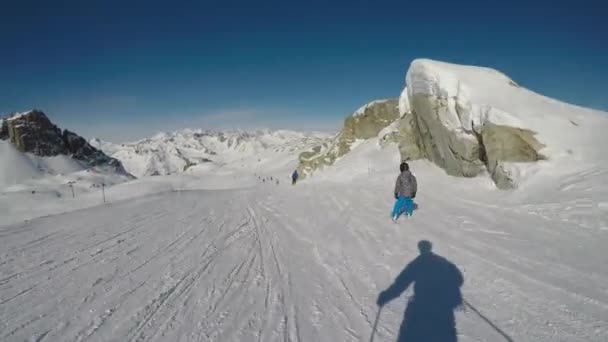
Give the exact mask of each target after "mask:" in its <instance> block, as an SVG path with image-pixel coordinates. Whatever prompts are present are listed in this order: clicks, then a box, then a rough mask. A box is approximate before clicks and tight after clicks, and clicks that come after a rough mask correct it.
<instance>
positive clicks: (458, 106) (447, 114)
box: [398, 60, 545, 189]
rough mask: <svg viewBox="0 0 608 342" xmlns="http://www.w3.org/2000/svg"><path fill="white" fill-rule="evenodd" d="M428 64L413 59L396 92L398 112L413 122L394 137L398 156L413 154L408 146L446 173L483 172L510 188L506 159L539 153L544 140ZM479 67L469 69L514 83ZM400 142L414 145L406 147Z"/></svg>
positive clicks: (528, 159)
mask: <svg viewBox="0 0 608 342" xmlns="http://www.w3.org/2000/svg"><path fill="white" fill-rule="evenodd" d="M433 66H434V64H433V63H432V62H429V61H425V60H418V61H414V62H413V63H412V66H411V67H410V69H409V71H408V75H407V84H408V85H409V87H408V88H407V92H405V94H402V97H403V96H407V103H408V104H409V108H408V109H409V113H402V114H405V115H406V116H407V115H410V116H411V120H412V121H414V122H413V123H411V124H409V125H408V127H412V129H411V130H408V131H407V132H405V131H404V132H403V135H400V136H399V138H398V140H399V142H400V151H402V158H403V159H415V158H410V156H411V155H412V152H411V151H410V150H414V151H416V148H418V149H419V150H420V152H421V153H420V154H418V156H419V157H420V158H427V159H429V160H430V161H432V162H434V163H435V164H437V165H439V166H440V167H441V168H443V169H444V170H445V171H446V172H447V173H448V174H450V175H453V176H461V177H474V176H477V175H479V174H480V173H483V172H486V171H487V172H488V173H489V174H490V175H491V177H492V179H493V180H494V182H495V183H496V185H497V187H499V188H503V189H507V188H513V187H515V186H516V184H515V182H514V180H513V179H512V177H511V174H510V172H509V168H508V167H507V164H508V163H522V162H535V161H538V160H542V159H544V158H545V157H544V156H543V155H542V154H541V153H540V152H539V151H540V150H541V149H542V148H543V147H544V145H543V144H541V143H540V142H539V141H538V140H536V138H535V134H536V133H535V132H533V131H532V130H529V129H523V128H518V127H514V126H511V124H514V123H516V121H515V120H513V118H512V117H511V116H510V115H509V113H506V112H502V111H500V110H498V109H496V108H493V107H491V106H489V105H480V104H478V103H474V102H472V101H471V100H470V99H469V96H468V89H467V88H466V86H465V85H464V84H462V83H461V81H460V80H459V79H458V78H457V77H454V76H453V75H449V74H448V75H445V74H441V73H439V72H438V71H437V70H434V69H433ZM479 69H480V70H475V72H483V73H494V74H495V75H493V76H495V78H504V79H505V84H510V85H512V84H514V82H512V81H511V82H508V81H509V80H508V78H507V77H506V76H504V75H502V74H500V73H498V72H496V71H494V70H491V69H481V68H479ZM443 72H444V73H445V71H443ZM441 77H444V78H445V79H444V80H443V81H442V80H441ZM413 136H416V137H417V139H416V138H414V137H413ZM408 140H409V141H408ZM402 145H407V146H415V147H412V148H410V149H409V150H408V149H406V148H404V147H403V146H402ZM414 154H415V153H414Z"/></svg>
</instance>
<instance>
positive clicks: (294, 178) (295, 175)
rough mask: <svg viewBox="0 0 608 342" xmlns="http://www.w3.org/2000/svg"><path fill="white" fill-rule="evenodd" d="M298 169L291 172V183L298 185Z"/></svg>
mask: <svg viewBox="0 0 608 342" xmlns="http://www.w3.org/2000/svg"><path fill="white" fill-rule="evenodd" d="M298 176H299V175H298V170H295V171H293V173H292V174H291V185H296V182H297V181H298Z"/></svg>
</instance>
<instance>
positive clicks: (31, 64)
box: [0, 0, 608, 141]
mask: <svg viewBox="0 0 608 342" xmlns="http://www.w3.org/2000/svg"><path fill="white" fill-rule="evenodd" d="M604 3H605V1H590V0H580V1H564V2H560V1H559V0H556V1H550V2H549V1H542V0H541V1H534V0H530V1H526V2H517V1H492V0H487V1H408V0H401V1H356V0H355V1H329V0H328V1H316V0H311V1H291V0H283V1H274V0H273V1H263V0H260V1H232V0H207V1H206V0H200V1H192V2H182V1H177V0H176V1H163V2H156V1H113V0H105V1H101V0H99V1H97V0H87V1H82V0H79V1H29V0H20V1H6V2H3V4H2V6H1V8H0V113H3V114H7V113H10V112H14V111H23V110H27V109H30V108H39V109H42V110H44V111H45V112H46V113H47V114H48V115H49V116H50V117H51V119H52V120H53V121H54V122H55V123H56V124H58V125H59V126H60V127H65V128H69V129H73V130H75V131H76V132H78V133H80V134H83V135H85V136H87V137H89V138H90V137H94V136H98V137H101V138H104V139H108V140H113V141H121V140H129V139H134V138H140V137H144V136H148V135H152V134H154V133H155V132H157V131H159V130H174V129H179V128H185V127H192V128H254V127H270V128H291V129H300V130H333V129H337V128H338V127H340V125H341V123H342V119H343V118H344V117H345V116H346V115H348V114H349V113H351V112H352V111H354V110H356V109H357V108H358V107H359V106H361V105H363V104H364V103H366V102H368V101H370V100H374V99H377V98H387V97H396V96H398V95H399V92H400V90H401V88H402V87H403V85H404V79H405V73H406V71H407V68H408V66H409V63H410V62H411V61H412V59H414V58H418V57H425V58H432V59H439V60H443V61H448V62H455V63H463V64H473V65H482V66H488V67H493V68H496V69H499V70H501V71H503V72H504V73H506V74H507V75H509V76H510V77H511V78H513V79H514V80H515V81H517V82H518V83H520V84H521V85H522V86H525V87H527V88H530V89H532V90H534V91H537V92H539V93H542V94H545V95H547V96H551V97H555V98H558V99H560V100H563V101H566V102H570V103H575V104H579V105H583V106H587V107H593V108H598V109H602V110H608V4H604Z"/></svg>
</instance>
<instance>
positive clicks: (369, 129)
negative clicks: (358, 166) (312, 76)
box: [298, 99, 399, 176]
mask: <svg viewBox="0 0 608 342" xmlns="http://www.w3.org/2000/svg"><path fill="white" fill-rule="evenodd" d="M397 106H398V101H397V99H389V100H378V101H372V102H370V103H368V104H366V105H364V106H363V107H361V108H359V109H358V110H357V111H356V112H355V113H353V114H352V115H350V116H349V117H347V118H346V119H345V120H344V128H342V130H341V131H340V132H339V133H338V134H337V135H336V136H335V137H334V138H333V139H332V140H330V141H328V142H326V143H324V144H322V145H319V146H316V147H314V148H312V149H311V150H309V151H306V152H303V153H301V154H300V157H299V159H300V165H299V167H298V169H299V171H300V174H301V175H302V176H307V175H310V174H312V173H313V172H315V171H316V170H319V169H322V168H323V167H326V166H329V165H332V164H333V163H334V162H335V161H336V160H337V159H338V158H340V157H341V156H343V155H345V154H346V153H348V152H349V151H350V150H351V147H352V145H353V143H354V142H355V141H357V140H365V139H370V138H375V137H377V136H378V134H379V133H380V132H381V131H382V130H383V129H384V128H386V127H387V126H389V125H390V124H391V123H393V122H394V121H395V120H397V119H398V118H399V110H398V108H397Z"/></svg>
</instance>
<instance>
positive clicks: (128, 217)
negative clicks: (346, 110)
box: [0, 139, 608, 341]
mask: <svg viewBox="0 0 608 342" xmlns="http://www.w3.org/2000/svg"><path fill="white" fill-rule="evenodd" d="M398 162H399V155H398V152H397V149H396V147H395V146H389V147H387V148H385V149H381V148H380V147H379V144H378V141H377V139H373V140H370V141H365V142H361V143H360V144H358V145H357V146H355V147H354V149H353V151H352V152H351V153H349V154H347V155H346V156H344V157H343V158H341V159H340V160H339V161H337V162H336V164H335V166H334V167H332V168H329V169H327V170H326V171H325V172H322V173H318V174H316V175H315V176H314V177H312V178H310V179H307V180H305V181H303V182H301V183H299V184H297V185H296V186H292V185H291V184H290V183H288V181H289V180H288V178H289V171H290V170H291V168H292V167H295V164H292V165H286V166H285V167H284V170H283V172H282V173H281V174H280V175H278V176H276V177H277V178H278V179H279V180H280V183H279V184H278V185H277V184H275V183H273V182H264V183H262V182H260V181H258V179H257V177H256V176H255V175H254V174H253V170H254V169H252V168H246V169H244V170H242V171H241V172H240V173H238V174H234V175H232V176H228V175H224V176H222V175H220V176H213V174H209V175H208V177H202V178H201V177H193V176H189V175H184V174H181V175H172V176H165V177H145V178H143V179H138V180H136V181H133V182H129V183H123V184H120V185H116V186H114V187H111V188H109V189H108V192H107V194H106V196H107V197H108V199H109V201H110V203H108V204H106V205H99V204H100V202H101V198H100V197H99V196H100V194H98V193H96V194H95V195H98V196H96V197H83V198H80V199H78V198H77V199H74V200H72V201H69V200H68V199H56V200H55V201H58V202H60V203H61V205H57V206H56V207H55V208H51V205H50V204H49V202H52V200H51V199H45V200H44V203H47V208H46V209H45V208H37V206H36V205H34V204H33V203H30V204H29V206H30V208H31V209H30V211H29V213H30V214H32V213H36V212H37V210H42V211H43V212H41V213H40V214H44V215H49V214H51V213H52V210H53V209H54V210H56V212H63V211H71V212H68V213H65V214H58V215H51V216H46V217H42V218H38V219H33V220H28V221H25V222H23V221H21V222H20V223H13V224H7V225H3V226H2V227H0V235H1V236H2V238H1V239H0V260H1V262H0V303H1V306H2V308H3V309H2V310H1V311H0V339H1V340H3V341H22V340H24V339H28V340H29V339H31V340H66V341H88V340H90V341H97V340H121V341H127V340H148V341H197V340H198V341H278V340H300V341H368V340H369V339H370V337H372V335H373V338H374V340H375V341H394V340H396V338H397V334H398V330H399V326H400V324H401V322H402V320H403V319H404V316H403V313H404V310H405V308H406V306H407V302H408V298H410V297H411V296H412V292H411V289H410V290H408V291H407V292H406V293H405V294H404V295H402V296H401V297H400V298H398V299H396V300H394V301H392V302H390V303H389V304H387V305H386V306H385V307H384V308H383V310H382V311H381V312H379V311H378V307H377V306H376V304H375V301H376V298H377V296H378V294H379V293H380V292H381V291H382V290H384V289H386V288H387V287H388V286H389V285H390V284H391V283H392V281H393V279H394V278H395V277H396V276H397V274H398V273H399V272H400V271H401V270H402V269H403V268H404V266H405V265H406V264H407V263H408V262H410V261H411V260H412V259H413V258H414V257H415V256H416V255H417V250H416V244H417V242H418V241H419V240H421V239H428V240H430V241H431V242H432V243H433V244H434V246H435V247H434V250H435V252H436V253H437V254H440V255H442V256H444V257H445V258H447V259H448V260H449V261H451V262H452V263H454V264H455V265H456V266H457V267H458V268H459V269H460V271H461V272H462V274H463V276H464V279H465V281H464V286H463V288H462V292H463V296H464V299H465V306H464V308H463V309H462V310H458V311H456V320H457V329H458V340H459V341H501V340H505V341H509V340H513V341H556V340H562V341H604V340H605V337H606V336H607V334H608V286H607V285H606V284H608V266H607V265H608V255H607V254H606V253H605V246H606V244H607V243H608V202H606V198H608V196H606V195H607V194H608V192H607V185H606V184H608V182H607V181H608V168H606V165H605V164H604V165H601V166H600V165H598V167H596V168H594V169H592V170H587V171H585V172H582V173H574V174H571V175H570V176H569V177H566V178H561V180H560V182H553V181H551V180H550V181H547V182H539V183H536V184H534V185H530V186H529V187H528V189H527V190H526V191H523V190H522V191H513V192H503V191H499V190H496V189H495V188H494V187H493V185H492V182H491V180H490V179H488V178H484V177H480V178H475V179H461V178H453V177H449V176H446V175H445V174H444V172H443V171H442V170H440V169H438V168H437V167H436V166H434V165H432V164H430V163H428V162H424V161H419V162H414V163H412V170H413V171H414V173H415V174H416V175H417V177H418V179H419V184H420V191H419V195H418V198H417V199H416V201H417V203H418V205H419V209H418V210H417V211H416V212H415V215H414V217H413V218H411V219H400V221H398V222H397V224H394V223H392V222H391V220H390V218H389V216H390V209H391V206H392V204H393V201H392V190H393V189H392V186H393V181H394V178H395V177H396V175H397V173H396V172H395V169H396V166H397V164H398ZM262 173H263V172H262ZM265 176H268V175H265ZM222 185H223V186H222ZM211 189H215V190H211ZM218 189H222V190H218ZM126 199H128V200H126ZM5 205H9V204H8V203H6V202H4V203H3V208H4V206H5ZM15 205H16V204H15ZM86 207H90V208H89V209H82V210H78V211H72V210H74V209H76V208H86ZM11 215H13V216H14V217H13V220H12V221H13V222H17V221H18V220H19V219H22V218H23V215H24V212H23V211H14V212H13V211H11V210H9V211H8V212H5V213H3V216H2V217H3V218H4V217H10V216H11ZM9 222H10V218H9ZM377 315H378V316H377ZM376 317H378V320H377V325H376V328H375V329H374V323H375V321H376Z"/></svg>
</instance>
